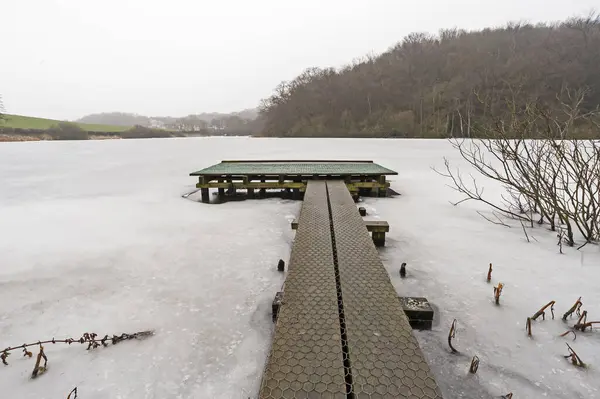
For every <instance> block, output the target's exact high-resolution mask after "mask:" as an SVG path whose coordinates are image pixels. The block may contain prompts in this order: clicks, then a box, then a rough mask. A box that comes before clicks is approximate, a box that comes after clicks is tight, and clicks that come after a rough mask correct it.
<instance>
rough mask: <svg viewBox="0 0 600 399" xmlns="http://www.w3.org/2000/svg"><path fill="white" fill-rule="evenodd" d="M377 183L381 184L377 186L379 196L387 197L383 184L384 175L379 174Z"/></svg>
mask: <svg viewBox="0 0 600 399" xmlns="http://www.w3.org/2000/svg"><path fill="white" fill-rule="evenodd" d="M379 184H380V185H381V186H380V187H379V196H380V197H387V187H386V186H385V175H384V176H379Z"/></svg>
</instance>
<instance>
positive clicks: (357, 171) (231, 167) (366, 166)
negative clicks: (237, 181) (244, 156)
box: [190, 161, 398, 176]
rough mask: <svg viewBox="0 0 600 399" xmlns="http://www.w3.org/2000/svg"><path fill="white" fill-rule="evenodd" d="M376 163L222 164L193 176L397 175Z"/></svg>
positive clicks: (267, 162)
mask: <svg viewBox="0 0 600 399" xmlns="http://www.w3.org/2000/svg"><path fill="white" fill-rule="evenodd" d="M397 174H398V173H396V172H394V171H393V170H390V169H387V168H384V167H383V166H381V165H378V164H376V163H373V161H223V162H221V163H219V164H216V165H213V166H209V167H208V168H205V169H202V170H199V171H197V172H193V173H190V176H207V175H212V176H214V175H240V176H245V175H300V176H302V175H335V176H339V175H362V176H367V175H379V176H380V175H397Z"/></svg>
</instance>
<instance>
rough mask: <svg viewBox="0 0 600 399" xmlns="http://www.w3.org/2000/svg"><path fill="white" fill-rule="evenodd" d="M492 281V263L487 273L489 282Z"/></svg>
mask: <svg viewBox="0 0 600 399" xmlns="http://www.w3.org/2000/svg"><path fill="white" fill-rule="evenodd" d="M490 281H492V264H491V263H490V268H489V269H488V274H487V282H488V283H489V282H490Z"/></svg>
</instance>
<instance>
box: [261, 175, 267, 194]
mask: <svg viewBox="0 0 600 399" xmlns="http://www.w3.org/2000/svg"><path fill="white" fill-rule="evenodd" d="M260 182H261V183H264V182H265V179H260ZM265 195H267V190H266V189H264V188H261V189H260V196H261V197H264V196H265Z"/></svg>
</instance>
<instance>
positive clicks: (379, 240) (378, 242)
mask: <svg viewBox="0 0 600 399" xmlns="http://www.w3.org/2000/svg"><path fill="white" fill-rule="evenodd" d="M373 243H374V244H375V246H376V247H383V246H385V232H383V231H374V232H373Z"/></svg>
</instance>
